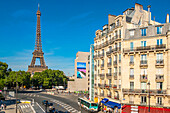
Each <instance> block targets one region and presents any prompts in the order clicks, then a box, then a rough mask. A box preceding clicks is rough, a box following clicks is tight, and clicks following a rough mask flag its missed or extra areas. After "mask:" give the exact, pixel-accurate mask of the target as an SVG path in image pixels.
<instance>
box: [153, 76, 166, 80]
mask: <svg viewBox="0 0 170 113" xmlns="http://www.w3.org/2000/svg"><path fill="white" fill-rule="evenodd" d="M155 80H157V81H163V80H164V75H156V78H155Z"/></svg>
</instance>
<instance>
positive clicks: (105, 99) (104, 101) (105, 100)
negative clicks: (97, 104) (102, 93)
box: [101, 98, 109, 103]
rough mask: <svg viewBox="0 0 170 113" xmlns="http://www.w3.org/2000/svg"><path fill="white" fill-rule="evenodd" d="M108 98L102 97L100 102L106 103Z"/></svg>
mask: <svg viewBox="0 0 170 113" xmlns="http://www.w3.org/2000/svg"><path fill="white" fill-rule="evenodd" d="M108 100H109V99H107V98H104V99H103V100H102V101H101V103H106V102H107V101H108Z"/></svg>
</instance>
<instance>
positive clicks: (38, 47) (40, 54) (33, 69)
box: [28, 4, 48, 73]
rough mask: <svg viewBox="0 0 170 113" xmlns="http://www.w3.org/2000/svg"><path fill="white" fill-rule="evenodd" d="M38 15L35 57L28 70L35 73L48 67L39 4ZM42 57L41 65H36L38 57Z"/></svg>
mask: <svg viewBox="0 0 170 113" xmlns="http://www.w3.org/2000/svg"><path fill="white" fill-rule="evenodd" d="M36 15H37V28H36V40H35V49H34V52H33V53H32V54H33V58H32V61H31V65H29V66H28V72H31V73H34V72H41V71H43V70H46V69H48V66H46V64H45V60H44V53H43V51H42V42H41V25H40V16H41V12H40V8H39V4H38V11H37V13H36ZM37 58H38V59H40V65H35V62H36V59H37Z"/></svg>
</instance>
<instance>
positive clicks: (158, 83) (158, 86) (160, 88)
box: [156, 82, 163, 90]
mask: <svg viewBox="0 0 170 113" xmlns="http://www.w3.org/2000/svg"><path fill="white" fill-rule="evenodd" d="M162 88H163V83H162V82H157V83H156V89H157V90H162Z"/></svg>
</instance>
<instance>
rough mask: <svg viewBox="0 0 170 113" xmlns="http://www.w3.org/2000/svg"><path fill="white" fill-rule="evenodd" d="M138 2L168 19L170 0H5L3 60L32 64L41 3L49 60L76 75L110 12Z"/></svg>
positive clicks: (0, 16) (0, 19) (0, 7)
mask: <svg viewBox="0 0 170 113" xmlns="http://www.w3.org/2000/svg"><path fill="white" fill-rule="evenodd" d="M136 1H137V2H138V3H140V4H142V5H143V6H144V9H145V10H146V9H147V5H151V12H152V18H153V16H155V19H156V21H159V22H161V23H164V22H165V18H166V14H167V13H170V7H169V4H170V1H169V0H161V1H160V0H152V1H151V0H117V1H116V0H48V1H47V0H1V1H0V43H1V49H0V61H3V62H6V63H7V64H9V67H11V68H12V69H13V70H25V71H27V66H28V65H29V64H30V63H31V59H32V52H33V51H34V45H35V37H36V11H37V9H38V8H37V6H38V3H40V11H41V14H42V15H41V34H42V35H41V38H42V46H43V51H44V53H45V55H44V56H45V62H46V64H47V65H48V66H49V68H51V69H60V70H63V71H64V72H65V73H66V75H68V73H69V75H73V74H74V59H75V58H76V53H77V52H78V51H85V52H88V51H89V48H90V44H92V43H93V39H94V37H95V31H96V30H97V29H102V26H103V25H105V24H107V22H108V18H107V16H108V14H113V15H119V14H122V12H123V11H124V10H126V9H127V8H131V7H134V5H135V2H136Z"/></svg>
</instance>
